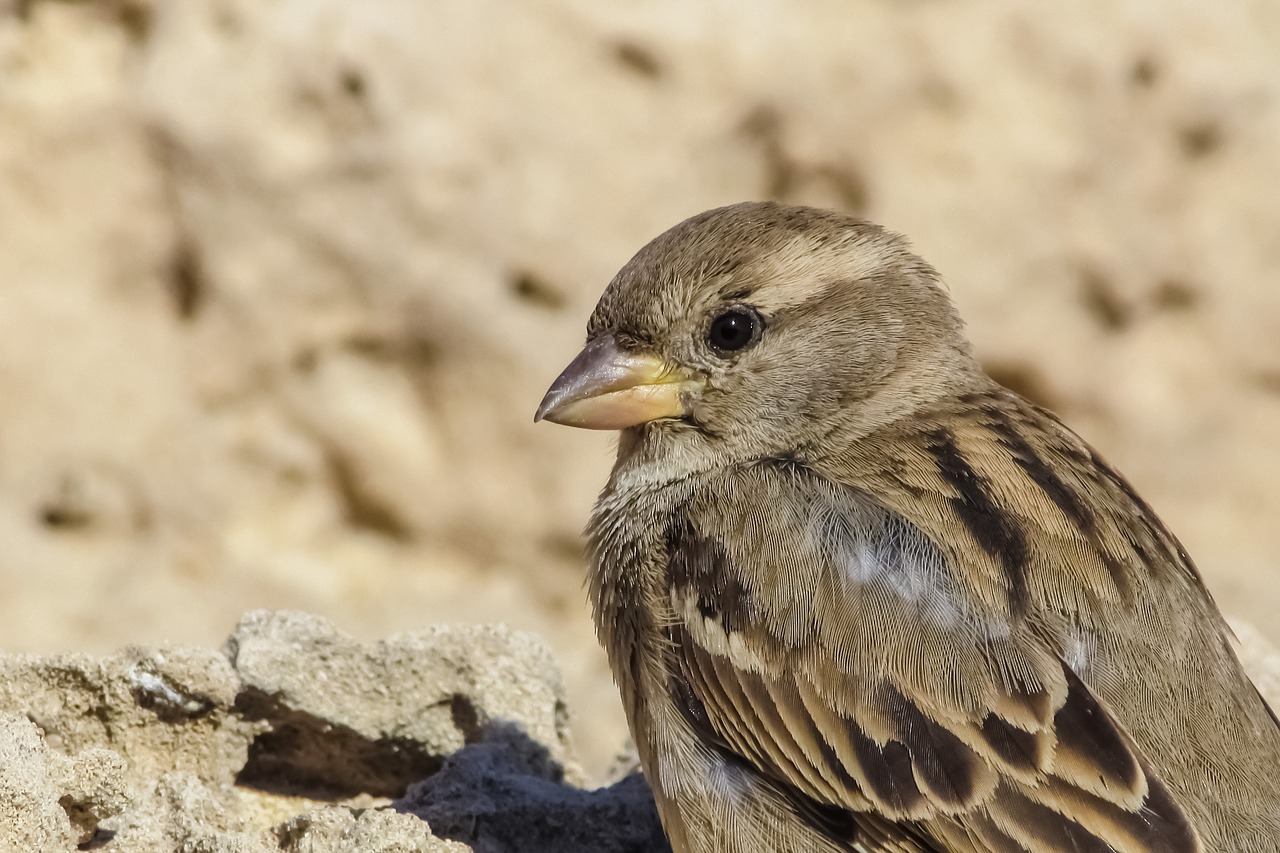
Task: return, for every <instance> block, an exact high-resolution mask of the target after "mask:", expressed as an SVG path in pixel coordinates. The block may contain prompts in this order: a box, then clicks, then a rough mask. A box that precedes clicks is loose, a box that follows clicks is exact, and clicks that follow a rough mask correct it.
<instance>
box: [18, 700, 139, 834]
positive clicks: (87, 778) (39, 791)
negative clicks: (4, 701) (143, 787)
mask: <svg viewBox="0 0 1280 853" xmlns="http://www.w3.org/2000/svg"><path fill="white" fill-rule="evenodd" d="M130 800H131V798H130V796H129V795H128V793H127V792H126V785H125V781H124V761H123V759H121V757H120V756H119V755H118V754H116V753H114V752H111V751H109V750H106V749H97V748H91V749H85V750H83V751H80V752H78V753H77V754H75V755H74V756H72V757H68V756H66V755H63V754H61V753H59V752H57V751H55V750H52V749H50V748H49V746H48V744H47V743H46V742H45V741H44V739H43V738H42V737H41V732H40V730H39V729H38V728H37V727H36V726H35V724H34V723H32V722H31V721H30V720H28V719H25V718H24V717H22V716H20V715H18V714H14V713H10V712H8V711H4V712H0V849H3V850H15V851H16V850H24V851H25V850H31V851H35V850H40V851H46V850H47V851H50V853H53V852H54V851H58V850H75V849H76V847H77V845H80V844H84V843H86V842H88V841H89V840H90V839H92V838H93V837H94V835H95V834H96V833H97V831H98V827H99V825H100V824H101V823H102V822H103V821H104V820H106V819H108V818H112V817H115V816H116V815H119V814H121V813H122V812H123V811H125V809H126V808H128V806H129V805H130Z"/></svg>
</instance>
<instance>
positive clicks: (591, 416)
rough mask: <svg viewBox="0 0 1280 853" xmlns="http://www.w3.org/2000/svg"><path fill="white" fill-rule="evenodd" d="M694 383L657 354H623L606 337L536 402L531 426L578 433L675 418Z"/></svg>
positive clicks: (683, 411) (594, 343)
mask: <svg viewBox="0 0 1280 853" xmlns="http://www.w3.org/2000/svg"><path fill="white" fill-rule="evenodd" d="M699 384H700V383H698V382H697V380H696V379H694V377H693V376H692V375H690V374H689V373H688V372H687V371H685V370H682V369H680V368H678V367H675V366H674V365H671V364H668V363H667V362H666V361H663V360H662V359H660V358H658V357H657V356H653V355H647V354H645V353H638V352H627V351H626V350H623V349H622V348H621V347H619V346H618V342H617V340H615V339H614V337H613V336H612V335H605V336H603V337H599V338H596V339H595V340H594V341H592V342H591V343H589V344H587V346H586V347H585V348H584V349H583V350H582V352H580V353H578V357H577V358H575V359H574V360H573V361H572V362H570V363H569V366H568V367H566V368H565V369H564V373H561V374H560V376H559V378H557V379H556V381H555V382H553V383H552V384H551V389H550V390H549V391H547V396H545V397H543V398H542V405H540V406H538V413H537V414H536V415H534V418H533V420H534V421H535V422H537V421H541V420H544V419H545V420H548V421H552V422H553V423H557V424H564V425H565V426H575V427H582V428H584V429H626V428H627V427H632V426H635V425H636V424H642V423H647V422H649V421H652V420H657V419H658V418H679V417H683V416H684V415H685V414H687V413H688V403H689V401H690V400H691V398H692V395H693V393H694V392H695V391H696V390H697V388H698V386H699Z"/></svg>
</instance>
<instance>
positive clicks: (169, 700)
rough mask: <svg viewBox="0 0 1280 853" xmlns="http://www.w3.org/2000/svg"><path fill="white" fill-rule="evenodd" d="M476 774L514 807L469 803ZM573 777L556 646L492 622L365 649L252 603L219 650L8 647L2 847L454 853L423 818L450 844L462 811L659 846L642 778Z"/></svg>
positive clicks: (3, 677) (2, 660)
mask: <svg viewBox="0 0 1280 853" xmlns="http://www.w3.org/2000/svg"><path fill="white" fill-rule="evenodd" d="M516 743H518V744H520V745H521V747H520V748H521V750H523V751H521V752H519V753H518V755H517V754H516V753H513V752H512V749H513V746H512V745H513V744H516ZM495 755H496V756H498V757H497V758H493V757H492V756H495ZM512 755H516V756H517V758H518V759H519V760H515V761H513V760H508V759H509V758H510V756H512ZM485 756H490V757H489V758H485ZM535 757H536V760H535ZM479 759H484V761H479ZM486 762H487V763H486ZM442 768H445V769H444V770H442ZM477 768H479V769H477ZM486 768H487V769H488V770H492V771H493V778H491V779H489V780H488V783H489V785H490V788H491V789H492V788H493V786H504V785H505V786H507V788H508V789H509V792H508V794H507V795H506V796H505V798H503V797H490V798H489V799H485V800H484V801H483V802H482V801H480V800H479V799H478V791H479V789H478V788H477V785H478V784H480V782H478V780H477V777H476V774H477V772H488V771H487V770H486ZM499 771H500V772H499ZM437 777H438V778H437ZM432 779H435V780H436V781H435V782H433V783H431V784H429V785H428V787H426V788H422V787H419V788H415V789H414V790H415V791H418V792H419V793H417V794H409V795H406V790H408V789H409V788H410V786H411V785H413V784H415V783H419V782H420V781H421V780H428V782H429V781H430V780H432ZM582 781H583V774H582V771H581V770H580V769H579V768H578V765H577V761H576V757H575V755H574V750H573V746H572V743H571V741H570V739H569V735H568V719H567V711H566V708H565V704H564V698H563V691H562V687H561V684H560V676H559V673H558V671H557V670H556V668H555V665H554V663H553V662H552V660H551V656H550V653H549V652H548V651H547V649H546V647H545V646H544V645H543V644H542V642H541V641H539V640H538V639H536V638H534V637H533V636H531V635H528V634H523V633H520V632H516V631H511V630H509V629H506V628H502V627H467V626H459V627H447V626H439V627H435V628H431V629H428V630H425V631H421V632H417V633H413V634H405V635H401V636H398V637H393V638H390V639H388V640H384V641H380V642H377V643H368V644H362V643H359V642H357V641H355V640H353V639H352V638H351V637H349V636H347V635H346V634H343V633H342V632H340V631H338V630H337V629H336V628H334V626H333V625H332V624H330V623H329V622H327V621H325V620H324V619H321V618H319V617H316V616H311V615H308V614H305V613H296V612H282V613H269V612H263V611H259V612H254V613H250V614H248V615H246V616H245V617H244V618H243V619H242V620H241V621H240V623H239V624H238V625H237V626H236V628H235V630H234V631H233V633H232V634H231V636H230V637H229V638H228V639H227V642H226V645H225V649H224V651H223V652H217V651H211V650H205V649H199V648H185V647H161V648H154V649H146V648H132V649H128V650H126V651H124V652H122V653H120V654H118V655H113V656H111V657H108V658H105V659H101V660H96V659H93V658H90V657H88V656H85V655H62V656H53V657H49V658H41V657H36V656H32V655H0V849H15V850H40V851H41V853H57V851H64V850H65V851H70V850H75V849H76V847H77V845H80V844H88V843H92V844H96V845H99V846H104V845H107V844H108V843H109V849H111V850H115V851H120V853H152V852H153V851H156V853H158V852H159V851H170V850H199V851H204V853H267V851H276V852H277V853H279V851H289V853H328V851H334V852H335V853H336V851H349V850H367V851H372V853H384V852H385V853H395V851H405V852H406V853H408V851H426V852H427V853H436V851H439V853H449V851H461V850H465V849H468V848H466V847H464V846H463V845H461V844H458V843H455V842H454V841H449V840H444V838H442V837H436V836H437V835H439V833H437V834H436V835H433V834H432V825H433V823H439V824H440V825H441V826H442V827H444V828H445V829H447V830H448V833H449V836H450V837H454V838H457V837H459V832H458V827H459V826H461V825H465V824H466V820H465V813H466V803H467V801H468V800H471V799H475V800H476V802H475V805H476V809H477V811H476V814H477V815H480V814H482V813H483V815H484V816H485V819H486V825H487V826H491V827H494V828H497V827H503V828H504V831H505V832H507V835H506V836H503V837H508V838H509V837H517V836H518V835H520V834H521V831H520V830H519V826H520V825H522V824H528V825H530V826H532V825H534V824H539V823H544V824H545V823H560V822H564V823H565V824H566V825H572V826H573V827H574V829H573V830H572V833H571V836H566V837H571V838H593V837H595V838H602V839H603V838H611V837H622V836H623V835H625V837H627V838H633V837H634V838H641V837H645V838H647V837H657V838H660V837H661V833H660V831H659V830H658V829H657V822H656V821H657V816H656V813H655V812H654V810H653V804H652V798H647V799H646V797H647V796H648V795H647V788H645V787H644V785H643V783H642V782H640V783H637V782H635V781H633V782H631V783H630V785H629V787H626V788H624V787H622V786H614V787H613V788H610V789H606V790H604V791H601V792H586V791H583V790H581V789H579V788H577V787H575V783H576V784H580V783H581V782H582ZM423 791H426V792H430V793H429V795H424V794H422V793H421V792H423ZM510 792H514V796H512V794H511V793H510ZM521 792H523V793H521ZM400 796H404V797H405V798H404V800H403V801H402V804H401V805H400V806H399V807H398V808H397V810H391V809H389V808H388V806H389V804H390V798H392V797H400ZM499 812H506V817H505V818H504V817H503V816H502V815H501V814H499ZM606 824H607V825H606ZM624 828H625V830H624ZM512 833H515V835H512ZM592 833H594V835H593V834H592ZM620 833H621V835H620ZM628 833H629V834H628ZM645 833H647V835H646V834H645ZM654 833H657V835H656V836H655V835H654ZM487 838H488V836H486V839H487ZM464 840H470V839H464ZM480 840H484V839H480ZM485 843H489V842H488V841H485ZM488 849H495V848H492V845H490V848H488ZM546 849H551V848H546ZM565 849H566V850H567V849H570V848H565ZM600 849H601V850H605V849H610V848H608V847H607V846H606V847H602V848H600ZM627 849H628V850H635V851H641V850H644V849H647V848H643V847H637V846H635V845H634V844H633V845H631V846H629V847H627Z"/></svg>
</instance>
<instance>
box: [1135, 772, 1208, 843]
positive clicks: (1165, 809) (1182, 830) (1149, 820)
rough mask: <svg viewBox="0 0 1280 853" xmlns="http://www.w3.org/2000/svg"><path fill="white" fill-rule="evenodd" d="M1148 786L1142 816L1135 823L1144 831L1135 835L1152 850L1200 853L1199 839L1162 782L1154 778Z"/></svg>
mask: <svg viewBox="0 0 1280 853" xmlns="http://www.w3.org/2000/svg"><path fill="white" fill-rule="evenodd" d="M1147 785H1148V786H1149V789H1150V790H1149V792H1148V793H1147V800H1146V802H1144V803H1143V804H1142V813H1141V814H1139V815H1135V816H1134V817H1135V819H1134V820H1133V821H1132V823H1134V824H1136V825H1137V826H1138V827H1140V829H1139V830H1138V831H1137V832H1136V833H1135V835H1136V836H1137V838H1138V839H1139V840H1140V841H1142V842H1144V843H1145V844H1146V845H1147V846H1148V847H1150V848H1151V849H1152V850H1161V849H1167V850H1185V851H1187V853H1193V851H1197V850H1199V849H1200V847H1201V846H1200V839H1199V836H1198V835H1196V831H1195V828H1194V827H1192V826H1191V822H1190V821H1189V820H1187V816H1186V814H1184V813H1183V811H1182V808H1181V807H1180V806H1179V805H1178V804H1177V803H1176V802H1175V801H1174V799H1173V796H1172V795H1171V794H1170V793H1169V789H1168V788H1166V787H1165V786H1164V783H1163V782H1161V781H1160V780H1159V779H1155V778H1150V777H1148V780H1147ZM1143 830H1145V832H1144V831H1143Z"/></svg>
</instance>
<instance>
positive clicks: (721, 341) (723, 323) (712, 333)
mask: <svg viewBox="0 0 1280 853" xmlns="http://www.w3.org/2000/svg"><path fill="white" fill-rule="evenodd" d="M763 325H764V324H763V323H762V322H761V320H760V315H759V314H757V313H755V312H754V311H751V310H749V309H744V308H734V309H731V310H729V311H726V312H724V313H723V314H721V315H720V316H719V317H716V318H715V319H714V320H712V321H711V328H710V329H708V330H707V343H709V344H711V348H712V349H715V350H719V351H720V352H734V351H736V350H740V349H744V348H745V347H747V346H749V345H751V344H753V343H755V340H756V338H758V337H759V336H760V329H761V327H762V326H763Z"/></svg>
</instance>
